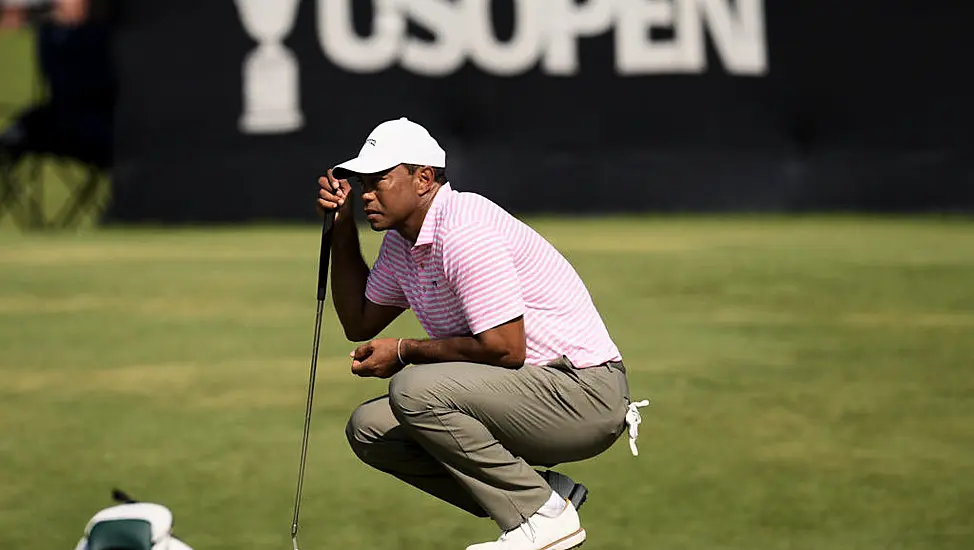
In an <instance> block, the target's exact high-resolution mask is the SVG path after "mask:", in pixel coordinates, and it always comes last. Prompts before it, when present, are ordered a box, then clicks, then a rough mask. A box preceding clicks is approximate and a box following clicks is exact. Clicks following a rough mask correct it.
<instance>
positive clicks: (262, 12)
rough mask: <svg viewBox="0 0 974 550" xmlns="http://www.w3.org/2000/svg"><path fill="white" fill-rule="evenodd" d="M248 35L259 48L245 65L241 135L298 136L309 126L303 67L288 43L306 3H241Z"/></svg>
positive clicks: (275, 0) (273, 0) (269, 0)
mask: <svg viewBox="0 0 974 550" xmlns="http://www.w3.org/2000/svg"><path fill="white" fill-rule="evenodd" d="M235 3H236V5H237V11H238V12H239V13H240V20H241V21H242V22H243V27H244V29H245V30H246V31H247V34H249V35H250V36H251V38H253V39H254V40H256V41H257V43H258V45H257V48H256V49H254V50H253V51H251V52H250V53H249V54H247V57H246V59H244V63H243V103H244V112H243V114H242V115H241V117H240V130H241V131H242V132H244V133H247V134H280V133H287V132H293V131H294V130H297V129H299V128H301V127H302V126H303V125H304V115H302V113H301V106H300V98H299V86H298V61H297V58H296V57H295V55H294V54H293V53H292V52H291V51H290V50H288V49H287V48H286V47H285V46H284V44H283V43H282V41H283V40H284V38H285V37H286V36H287V35H288V33H289V32H290V31H291V28H293V27H294V19H295V16H296V15H297V9H298V4H299V3H300V0H235Z"/></svg>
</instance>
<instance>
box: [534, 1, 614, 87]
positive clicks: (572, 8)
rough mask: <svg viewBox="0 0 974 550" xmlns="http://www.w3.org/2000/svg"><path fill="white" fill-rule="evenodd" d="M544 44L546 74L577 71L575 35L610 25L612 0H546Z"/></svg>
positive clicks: (601, 29) (602, 29)
mask: <svg viewBox="0 0 974 550" xmlns="http://www.w3.org/2000/svg"><path fill="white" fill-rule="evenodd" d="M546 3H547V4H548V10H549V11H548V12H547V13H546V17H545V19H546V21H547V24H548V29H547V32H546V35H547V39H548V45H547V48H546V49H545V53H544V58H543V59H542V69H543V70H544V72H546V73H548V74H554V75H573V74H578V37H580V36H595V35H598V34H602V33H603V32H606V31H608V30H609V29H610V28H611V27H612V0H586V2H585V3H583V4H579V3H578V2H576V0H548V1H547V2H546Z"/></svg>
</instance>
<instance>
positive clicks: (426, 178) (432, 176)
mask: <svg viewBox="0 0 974 550" xmlns="http://www.w3.org/2000/svg"><path fill="white" fill-rule="evenodd" d="M435 184H436V171H435V170H433V167H432V166H423V167H422V168H420V169H419V170H416V189H417V190H418V191H419V194H420V195H425V194H426V193H429V192H430V191H432V190H433V187H434V186H435Z"/></svg>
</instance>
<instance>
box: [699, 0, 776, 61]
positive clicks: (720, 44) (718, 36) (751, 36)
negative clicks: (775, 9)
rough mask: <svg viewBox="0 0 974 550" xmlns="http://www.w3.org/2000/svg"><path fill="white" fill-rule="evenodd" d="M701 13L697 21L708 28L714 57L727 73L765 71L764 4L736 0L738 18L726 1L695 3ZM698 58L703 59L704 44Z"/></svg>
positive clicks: (700, 45) (701, 1)
mask: <svg viewBox="0 0 974 550" xmlns="http://www.w3.org/2000/svg"><path fill="white" fill-rule="evenodd" d="M695 5H699V7H700V8H701V11H702V12H703V17H702V18H700V17H699V16H697V15H696V14H694V15H695V17H696V19H697V20H705V21H706V22H707V23H708V24H709V26H710V33H711V35H712V36H713V38H714V46H715V48H716V49H717V54H718V55H720V59H721V60H722V61H723V62H724V66H725V67H727V70H728V71H730V72H732V73H737V74H752V75H760V74H765V73H767V71H768V53H767V49H766V47H765V42H766V37H765V35H764V5H763V0H737V16H736V17H735V16H734V14H733V12H732V7H731V5H730V3H728V2H727V0H697V3H696V4H695ZM697 45H699V47H700V48H701V51H700V52H699V54H697V55H699V57H700V58H701V59H703V58H704V51H703V40H699V41H698V42H697Z"/></svg>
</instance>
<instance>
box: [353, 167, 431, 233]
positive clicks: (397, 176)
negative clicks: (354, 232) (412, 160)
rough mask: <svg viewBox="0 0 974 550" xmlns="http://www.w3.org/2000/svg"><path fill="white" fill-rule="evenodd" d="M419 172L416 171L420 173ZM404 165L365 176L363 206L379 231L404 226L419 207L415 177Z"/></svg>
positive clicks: (361, 180)
mask: <svg viewBox="0 0 974 550" xmlns="http://www.w3.org/2000/svg"><path fill="white" fill-rule="evenodd" d="M418 173H419V171H417V172H416V174H418ZM416 174H410V173H409V171H408V170H406V167H405V166H403V165H401V164H400V165H399V166H396V167H395V168H393V169H391V170H388V171H386V172H380V173H378V174H362V175H360V176H359V180H360V182H361V184H362V204H363V206H364V207H365V214H366V216H367V219H368V220H369V225H371V226H372V229H374V230H376V231H385V230H387V229H392V228H394V227H397V226H401V225H402V223H403V221H405V220H406V218H408V217H409V216H410V215H411V214H412V213H413V212H414V211H415V210H416V208H417V207H418V206H419V198H420V194H419V193H418V192H417V188H416V182H415V179H416V178H415V176H416Z"/></svg>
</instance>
